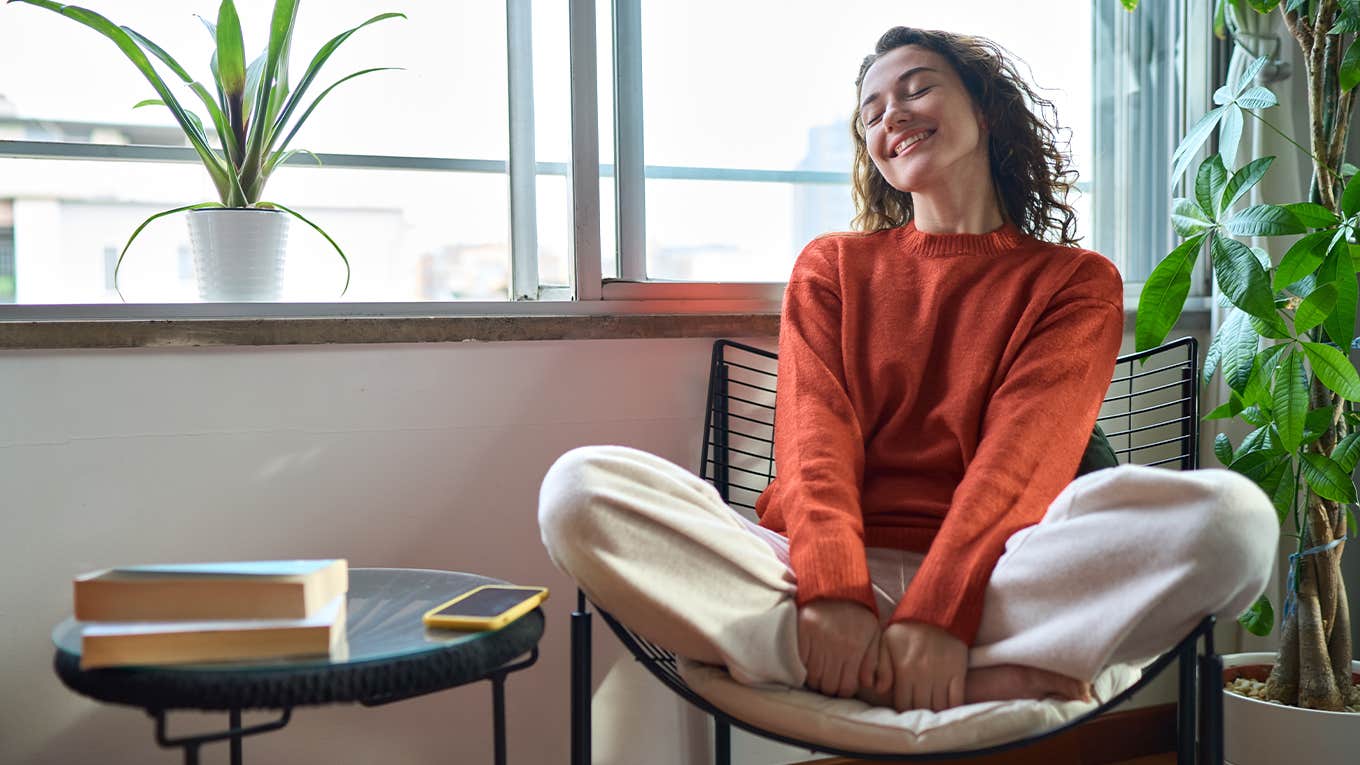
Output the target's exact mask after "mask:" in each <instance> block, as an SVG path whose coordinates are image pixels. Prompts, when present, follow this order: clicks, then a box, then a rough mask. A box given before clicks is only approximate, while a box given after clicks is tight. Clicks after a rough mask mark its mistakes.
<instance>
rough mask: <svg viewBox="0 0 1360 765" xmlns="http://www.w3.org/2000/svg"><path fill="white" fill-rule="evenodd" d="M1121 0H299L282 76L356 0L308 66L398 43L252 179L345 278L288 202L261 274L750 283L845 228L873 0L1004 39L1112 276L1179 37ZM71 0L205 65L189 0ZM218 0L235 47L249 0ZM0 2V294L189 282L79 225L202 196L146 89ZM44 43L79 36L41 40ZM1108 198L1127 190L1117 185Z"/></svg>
mask: <svg viewBox="0 0 1360 765" xmlns="http://www.w3.org/2000/svg"><path fill="white" fill-rule="evenodd" d="M1143 4H1144V6H1145V7H1144V8H1142V9H1141V10H1140V11H1139V13H1137V14H1126V13H1125V12H1123V11H1122V10H1121V9H1119V8H1118V7H1117V4H1116V3H1113V2H1110V1H1109V0H1054V2H1051V3H1049V4H1047V5H1046V6H1045V9H1044V12H1043V13H1042V14H1040V13H1035V12H1034V9H1032V8H1029V7H1028V6H1027V5H1026V4H1022V3H1013V2H1008V1H1007V0H976V1H974V2H969V3H918V4H912V6H911V7H910V9H909V10H910V12H909V13H908V12H905V11H904V8H903V6H902V4H901V3H898V2H892V1H890V0H845V1H844V2H841V3H836V4H828V3H825V2H822V0H787V1H786V2H775V1H774V0H745V1H743V2H729V1H727V0H692V1H691V2H687V3H673V2H665V1H664V0H612V2H604V0H507V1H506V2H485V0H449V1H448V2H441V3H421V2H415V0H388V1H386V2H383V3H373V2H367V1H365V0H332V2H328V3H326V4H325V5H324V6H322V5H319V4H315V3H313V4H303V7H302V11H301V12H300V14H299V19H298V26H297V38H296V40H295V45H294V54H295V55H294V61H293V66H292V68H293V71H294V73H295V76H296V73H297V72H299V71H301V70H302V69H304V68H305V64H306V61H307V58H308V57H309V56H310V55H311V53H312V52H313V51H314V50H315V49H316V48H317V47H319V46H320V44H321V43H322V42H324V41H325V40H326V39H328V38H329V37H330V36H331V35H333V34H335V33H337V32H339V31H342V30H344V29H347V28H349V27H351V26H353V25H355V24H357V23H359V22H361V21H362V20H364V19H366V18H368V17H369V16H371V15H372V14H374V13H376V12H379V11H387V10H396V11H401V12H403V13H406V14H407V16H408V17H409V18H408V19H407V20H406V21H401V20H397V21H390V22H383V23H381V24H378V25H375V26H374V27H372V28H369V29H365V30H363V31H361V32H360V33H358V34H356V35H355V36H354V37H353V39H351V40H350V41H348V42H347V43H346V44H345V46H344V47H342V48H341V49H340V53H339V54H338V55H337V56H336V58H335V59H333V60H332V61H331V62H330V63H328V64H327V67H326V70H325V72H324V73H323V76H322V77H321V79H320V87H324V86H325V85H327V84H329V83H330V82H332V81H334V80H335V79H337V78H339V77H340V76H343V75H344V74H348V73H349V72H352V71H356V70H358V69H361V68H366V67H370V66H400V67H404V70H403V71H397V72H379V73H374V74H370V75H366V76H364V77H361V78H358V79H356V80H354V81H352V82H349V83H346V84H345V85H343V86H341V87H340V88H338V89H337V90H336V91H335V92H334V93H332V94H331V95H330V96H328V98H327V101H326V102H325V103H324V104H323V105H322V106H321V108H319V109H318V110H317V113H316V115H315V116H314V117H313V118H312V119H311V120H310V121H309V123H308V125H307V126H306V128H304V130H303V131H302V132H301V133H300V134H299V136H298V139H297V141H296V142H295V146H297V147H305V148H308V149H311V150H313V151H315V152H317V154H318V155H319V156H320V159H321V166H320V167H317V166H316V164H315V163H314V162H313V161H312V160H311V159H309V158H308V157H306V156H304V155H299V156H296V157H294V158H293V160H292V161H291V162H290V166H288V167H286V168H284V169H283V170H281V171H280V172H278V173H277V174H276V175H275V176H274V177H273V178H272V179H271V181H270V184H269V187H268V192H267V194H266V196H267V197H268V198H271V199H276V200H278V201H280V202H283V203H285V204H288V205H289V206H290V207H293V208H294V209H298V210H300V211H302V212H304V214H307V215H308V216H309V217H311V218H312V219H313V220H316V221H317V222H318V223H320V224H321V225H322V226H323V227H324V228H325V229H326V230H327V231H328V232H330V233H331V234H332V235H333V236H334V237H335V239H336V240H337V241H338V242H340V243H341V245H342V246H343V247H344V248H345V250H346V253H347V255H348V256H349V258H350V262H351V265H352V268H353V274H352V281H351V287H350V289H349V292H348V293H347V294H346V295H345V296H344V297H343V298H340V297H339V295H338V292H339V287H340V284H341V283H342V280H343V268H342V267H341V265H340V263H339V260H338V258H336V257H335V254H334V252H333V251H331V250H330V248H329V246H328V245H327V244H326V242H325V241H324V240H323V239H322V238H321V237H319V236H317V235H315V234H314V233H313V232H312V231H310V230H309V229H307V228H305V227H303V226H300V225H297V224H295V225H294V226H293V227H292V232H291V234H290V243H289V251H288V252H289V254H288V265H287V268H286V271H285V275H286V279H285V286H284V290H283V295H282V298H281V299H282V300H284V301H289V302H302V303H306V302H309V301H311V302H317V303H323V304H328V306H320V307H318V309H317V310H319V311H322V312H328V311H334V312H339V313H343V312H346V311H348V310H352V309H349V308H346V307H345V306H344V305H342V303H356V302H370V303H379V304H383V305H386V306H392V307H398V306H400V305H401V304H412V305H415V304H419V305H425V304H428V303H431V302H441V303H447V304H449V305H448V306H447V307H446V308H439V307H436V306H431V307H426V308H411V309H409V310H413V311H420V312H429V311H430V310H449V311H458V310H460V308H459V307H458V305H457V303H458V302H459V301H463V302H467V301H471V302H476V303H477V304H478V308H477V310H483V309H484V308H486V306H487V305H488V302H487V301H506V300H508V299H512V300H519V301H526V300H527V301H533V300H537V301H540V302H549V301H554V300H562V299H573V298H574V299H576V300H578V301H591V302H595V304H598V305H601V306H603V304H605V303H608V301H611V300H633V299H645V300H666V299H671V298H679V299H685V300H691V299H726V300H728V301H729V304H731V303H730V301H731V300H734V299H735V300H738V301H743V300H744V301H748V302H747V303H742V304H743V305H748V304H749V305H757V304H759V305H763V306H765V307H766V308H768V307H769V306H772V305H777V301H778V299H779V295H780V285H779V282H781V281H782V280H783V278H784V277H785V276H786V275H787V273H788V270H789V268H790V266H791V264H792V262H793V259H794V257H795V256H796V255H797V254H798V252H799V250H800V249H801V247H802V245H803V244H804V243H805V242H806V241H808V240H809V239H811V238H812V237H814V236H816V235H817V234H819V233H821V232H823V231H829V230H844V229H846V228H847V227H848V226H849V219H850V217H851V205H850V198H849V186H848V168H849V164H850V151H851V145H850V139H849V133H848V130H849V127H848V124H847V118H848V116H849V114H850V112H851V111H852V109H853V103H851V102H852V101H853V83H854V77H855V75H856V74H857V71H858V62H859V61H860V60H861V59H862V57H863V55H864V54H865V53H866V52H868V51H869V50H870V49H871V46H872V44H873V42H874V40H876V39H877V37H878V35H879V34H881V33H882V32H883V31H884V30H885V29H887V28H888V27H890V26H893V25H895V24H901V23H909V24H912V25H915V26H920V27H927V28H942V29H952V30H958V31H967V32H970V33H976V34H980V35H984V36H987V37H991V38H992V39H995V40H996V41H998V42H999V43H1001V44H1002V45H1003V46H1005V47H1007V48H1008V49H1009V50H1011V51H1012V52H1014V53H1015V54H1016V55H1017V56H1018V57H1019V58H1020V59H1022V60H1023V61H1024V62H1025V63H1027V64H1028V65H1029V67H1030V68H1031V70H1032V74H1033V77H1032V79H1033V81H1035V82H1036V83H1037V84H1038V85H1039V86H1041V87H1042V88H1044V90H1043V93H1044V95H1045V96H1046V97H1048V98H1049V99H1051V100H1052V101H1054V102H1055V104H1056V106H1057V109H1058V115H1059V118H1060V120H1061V122H1062V124H1063V125H1064V126H1066V127H1068V128H1070V129H1071V137H1072V143H1071V150H1072V157H1073V160H1074V166H1075V167H1076V168H1077V170H1078V171H1079V173H1080V175H1081V179H1082V183H1081V184H1080V186H1079V189H1080V193H1079V194H1078V195H1077V197H1076V198H1075V199H1074V200H1073V201H1074V202H1075V204H1076V207H1077V209H1078V215H1079V233H1080V234H1081V235H1083V236H1084V237H1085V239H1084V242H1083V243H1084V244H1085V245H1086V246H1088V247H1092V248H1094V249H1097V250H1099V251H1101V252H1104V253H1106V254H1109V255H1111V256H1112V257H1113V258H1114V259H1115V261H1116V262H1117V263H1118V264H1119V266H1120V267H1121V269H1122V270H1123V271H1124V273H1125V275H1126V280H1127V281H1139V280H1141V279H1142V278H1143V277H1144V276H1145V275H1146V273H1147V272H1148V271H1149V270H1150V268H1151V264H1152V263H1153V262H1155V258H1156V257H1157V256H1159V255H1160V254H1162V253H1164V252H1165V251H1166V247H1165V245H1166V243H1167V242H1169V241H1170V229H1169V225H1168V224H1167V216H1166V214H1165V210H1164V209H1163V208H1161V207H1158V206H1157V205H1158V204H1161V202H1158V201H1156V200H1160V199H1161V198H1162V197H1163V196H1165V192H1164V191H1163V190H1164V189H1165V188H1166V182H1165V177H1164V176H1165V168H1161V166H1162V165H1165V164H1166V163H1165V162H1156V163H1151V162H1145V161H1141V158H1144V157H1147V156H1156V157H1166V156H1169V148H1167V147H1165V146H1163V144H1162V143H1158V142H1159V141H1162V142H1165V141H1173V140H1174V137H1175V136H1176V135H1179V133H1178V132H1177V129H1178V128H1177V126H1178V125H1179V124H1180V123H1179V122H1178V121H1179V120H1182V119H1183V112H1184V110H1183V109H1180V108H1179V106H1178V105H1179V103H1181V101H1182V100H1183V99H1184V98H1185V94H1184V91H1185V89H1186V88H1187V87H1188V85H1189V84H1190V83H1191V81H1192V80H1193V79H1194V77H1193V75H1194V73H1193V72H1191V71H1190V69H1189V68H1188V64H1187V61H1188V60H1198V59H1188V58H1187V49H1186V43H1185V40H1183V39H1182V38H1183V37H1184V32H1183V30H1184V29H1186V28H1187V26H1186V23H1185V21H1184V19H1183V18H1182V16H1183V15H1184V14H1185V13H1187V12H1189V11H1186V10H1185V9H1184V6H1185V5H1186V3H1185V2H1184V0H1144V2H1143ZM87 5H89V6H91V7H93V8H94V9H95V10H98V11H100V12H102V13H105V14H107V15H108V16H110V17H111V18H112V19H114V20H115V21H117V22H119V23H123V24H127V25H129V26H132V27H133V28H136V29H137V30H138V31H140V32H143V33H144V34H146V35H147V36H148V37H149V38H151V39H153V40H156V41H157V42H159V43H160V44H161V45H162V46H164V47H165V48H166V49H167V50H169V51H170V52H171V53H173V54H175V55H176V56H178V57H180V58H181V62H182V63H185V65H186V66H188V67H189V68H190V70H191V71H192V72H194V73H195V74H196V75H198V76H199V77H200V78H203V77H206V61H196V60H195V57H197V58H200V59H201V58H205V57H206V55H207V53H208V51H209V50H210V40H209V39H208V37H207V34H206V33H205V31H204V29H203V28H202V26H201V25H200V24H199V22H198V21H197V20H196V19H195V18H194V17H193V15H192V14H193V13H198V14H201V15H203V16H205V17H209V18H211V17H213V16H214V15H215V13H216V8H217V2H216V0H192V1H190V2H183V3H176V4H175V9H174V12H173V13H167V12H166V7H165V4H164V3H163V2H161V0H121V1H120V2H113V0H87ZM237 5H238V7H239V10H240V14H241V17H242V21H243V29H244V31H245V35H246V44H247V52H248V55H249V54H250V52H251V51H252V50H256V49H258V47H259V46H261V45H262V44H263V41H262V40H261V39H258V37H255V38H252V34H253V35H257V36H258V35H260V34H262V30H263V28H264V26H265V24H266V22H267V19H268V15H269V9H270V7H271V5H272V0H238V2H237ZM1189 5H1197V4H1193V3H1192V4H1189ZM323 7H324V11H321V10H320V9H321V8H323ZM0 13H3V14H5V15H4V16H3V21H2V22H0V199H12V200H13V202H12V203H11V204H10V207H9V209H10V211H11V212H10V218H11V219H12V220H11V222H10V224H9V225H10V226H11V230H12V232H13V233H11V235H10V248H11V250H12V252H10V254H9V256H8V257H9V260H8V261H6V260H5V251H4V249H3V248H4V246H5V245H4V242H5V238H4V236H3V232H4V225H5V220H4V219H3V218H0V302H3V301H6V300H8V301H10V302H15V303H19V304H27V305H43V304H75V303H96V304H97V303H118V302H120V301H121V300H123V299H125V300H127V301H128V302H131V303H138V304H146V305H148V306H150V305H153V304H167V303H168V304H182V303H190V302H194V301H196V300H197V297H196V291H195V286H194V266H193V259H192V256H191V255H190V254H189V242H188V234H187V229H186V227H185V225H184V224H183V223H180V222H179V221H178V220H176V219H175V218H167V219H163V220H160V221H158V222H156V223H153V224H152V225H151V226H150V227H149V228H148V229H147V230H146V232H145V233H143V234H142V236H141V237H140V238H139V239H138V241H137V242H136V243H135V244H134V245H133V248H132V250H131V251H129V253H128V256H127V258H126V260H125V261H124V262H123V265H122V267H121V270H120V273H119V283H118V284H119V287H120V288H121V289H122V295H121V297H120V295H119V293H118V292H117V291H115V290H114V289H113V288H112V286H113V285H112V278H111V277H112V274H111V272H110V270H109V266H108V261H109V255H108V249H109V248H115V249H117V250H121V248H122V245H123V243H124V242H125V241H126V238H127V236H128V234H130V232H131V231H132V229H133V228H135V226H136V225H137V224H138V222H140V221H141V220H142V219H144V218H145V217H146V216H147V215H149V214H151V213H153V212H155V211H157V210H162V209H167V208H169V207H173V206H177V205H180V204H185V203H187V202H190V201H196V200H207V199H211V198H213V196H212V189H211V187H210V184H209V182H208V178H207V174H206V173H205V172H204V171H203V169H202V168H201V166H199V165H198V164H197V161H196V159H195V158H194V156H193V154H192V151H191V150H190V149H189V148H188V147H187V146H186V145H185V143H184V139H183V137H182V135H181V133H180V131H179V129H178V128H177V127H176V126H175V125H174V122H173V120H172V119H171V118H170V116H169V115H168V113H166V112H165V110H163V109H159V108H156V107H150V108H142V109H136V110H133V109H131V106H132V105H133V104H135V103H137V102H138V101H139V100H141V99H143V98H146V97H148V92H147V91H148V87H147V85H146V83H145V81H144V80H143V79H141V77H140V75H138V74H137V73H136V71H135V70H134V69H133V67H132V66H131V65H130V64H129V63H128V62H127V61H126V60H125V58H124V57H123V56H122V55H121V54H120V53H119V52H118V51H117V49H116V48H115V47H114V46H113V44H112V43H110V42H109V41H107V40H105V39H103V38H101V37H99V36H98V35H97V34H95V33H94V32H93V31H91V30H88V29H85V28H83V27H81V26H79V25H77V24H75V23H73V22H71V21H70V20H67V19H61V18H58V17H56V16H55V15H54V14H51V13H50V12H46V11H43V10H40V9H37V8H32V7H28V6H15V5H10V6H3V7H0ZM573 20H574V21H575V22H576V23H574V24H573V23H572V22H573ZM1193 28H1207V25H1201V26H1199V27H1193ZM73 46H78V47H79V48H80V50H81V54H82V55H81V59H80V60H79V61H77V60H75V58H74V57H70V56H63V55H62V53H61V52H62V51H67V50H71V49H72V47H73ZM1189 53H1190V54H1191V55H1193V54H1194V53H1195V51H1194V50H1190V51H1189ZM1201 58H1203V60H1204V61H1205V62H1206V64H1205V65H1204V67H1201V68H1207V55H1205V56H1201ZM1074 60H1075V61H1081V60H1088V61H1091V62H1093V68H1092V69H1090V70H1088V69H1086V68H1084V67H1080V66H1072V64H1071V62H1072V61H1074ZM757 77H758V78H760V79H759V82H760V88H759V93H760V96H759V98H758V99H756V98H753V96H752V93H753V88H752V86H751V83H752V81H753V79H754V78H757ZM314 92H319V88H318V89H317V90H316V91H314ZM573 135H575V136H576V138H575V139H573ZM1135 141H1142V142H1143V143H1142V144H1136V143H1134V142H1135ZM1135 158H1139V159H1140V161H1134V160H1135ZM1158 168H1161V172H1162V175H1161V176H1158V174H1157V173H1158ZM1129 199H1141V200H1149V201H1150V203H1149V204H1146V205H1138V206H1130V205H1121V200H1129ZM1121 207H1122V208H1130V207H1133V208H1136V209H1121ZM4 209H5V208H3V207H0V214H3V211H4ZM16 244H17V248H16ZM597 253H598V254H597ZM578 255H580V257H578ZM114 260H115V261H116V257H115V258H114ZM6 262H8V263H9V264H10V265H9V269H10V270H9V272H8V274H7V273H6V272H5V270H4V268H5V264H6ZM6 289H7V290H8V292H6ZM596 301H598V302H596ZM749 301H754V302H749ZM519 308H520V309H527V308H529V306H528V305H527V304H524V303H521V304H520V306H519ZM166 310H168V312H169V313H170V314H172V315H173V314H174V310H175V309H173V308H171V309H165V310H162V312H161V313H156V312H155V311H154V310H152V311H151V312H152V313H153V314H155V315H165V311H166ZM251 310H252V309H248V308H247V307H245V306H242V307H241V311H242V312H243V313H250V312H251ZM255 310H258V309H255ZM374 310H380V309H374ZM394 310H395V309H394ZM461 310H468V309H461ZM497 310H499V309H497ZM505 310H507V311H508V310H512V309H509V308H507V309H505ZM602 310H605V309H604V308H603V307H602ZM4 315H5V314H3V313H0V318H3V316H4Z"/></svg>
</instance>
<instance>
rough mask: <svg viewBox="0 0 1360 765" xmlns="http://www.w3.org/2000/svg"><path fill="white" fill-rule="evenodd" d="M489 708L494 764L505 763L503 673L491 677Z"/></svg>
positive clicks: (502, 764) (503, 764)
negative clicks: (494, 749) (494, 748)
mask: <svg viewBox="0 0 1360 765" xmlns="http://www.w3.org/2000/svg"><path fill="white" fill-rule="evenodd" d="M491 708H492V716H493V717H492V736H493V737H494V738H495V746H496V765H505V675H502V674H497V675H494V676H492V678H491Z"/></svg>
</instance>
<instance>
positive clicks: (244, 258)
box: [189, 209, 288, 303]
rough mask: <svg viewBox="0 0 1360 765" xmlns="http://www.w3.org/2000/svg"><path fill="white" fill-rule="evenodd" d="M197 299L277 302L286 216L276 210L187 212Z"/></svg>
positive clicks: (284, 242)
mask: <svg viewBox="0 0 1360 765" xmlns="http://www.w3.org/2000/svg"><path fill="white" fill-rule="evenodd" d="M189 241H190V242H191V243H192V244H193V248H194V269H195V271H196V272H197V274H198V296H199V297H200V298H202V299H204V300H206V301H209V302H213V303H221V302H244V301H260V300H264V301H268V300H277V299H278V297H279V292H280V288H281V287H282V285H283V256H284V247H285V245H286V244H287V242H288V215H287V214H286V213H283V212H280V211H278V210H248V209H207V210H191V211H190V212H189Z"/></svg>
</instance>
